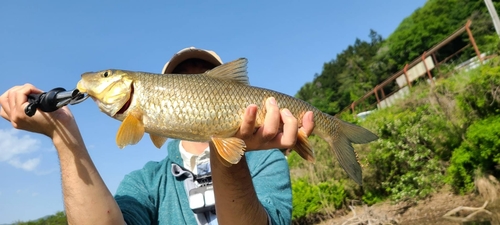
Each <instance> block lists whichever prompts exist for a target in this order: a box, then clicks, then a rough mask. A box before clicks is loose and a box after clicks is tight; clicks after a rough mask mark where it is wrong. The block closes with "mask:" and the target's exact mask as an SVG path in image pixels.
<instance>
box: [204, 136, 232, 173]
mask: <svg viewBox="0 0 500 225" xmlns="http://www.w3.org/2000/svg"><path fill="white" fill-rule="evenodd" d="M209 146H210V151H216V152H215V154H216V155H217V158H218V159H219V162H221V163H222V165H223V166H225V167H231V166H232V165H233V164H231V163H229V162H228V161H226V160H225V159H223V158H222V157H221V156H220V154H219V153H218V152H217V147H215V145H214V143H213V142H209Z"/></svg>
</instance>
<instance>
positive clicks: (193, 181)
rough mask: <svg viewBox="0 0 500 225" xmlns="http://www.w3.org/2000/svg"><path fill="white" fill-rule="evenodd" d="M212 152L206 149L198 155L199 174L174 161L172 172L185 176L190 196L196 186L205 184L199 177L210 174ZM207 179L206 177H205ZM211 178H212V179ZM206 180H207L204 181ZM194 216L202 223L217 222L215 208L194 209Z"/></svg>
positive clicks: (185, 185) (179, 176) (187, 194)
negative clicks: (205, 209)
mask: <svg viewBox="0 0 500 225" xmlns="http://www.w3.org/2000/svg"><path fill="white" fill-rule="evenodd" d="M209 157H210V152H208V151H205V152H204V153H203V154H202V155H200V156H199V157H198V159H197V160H196V161H197V163H196V167H197V172H198V175H196V174H194V173H193V172H191V171H190V170H188V169H186V168H184V167H182V166H180V165H178V164H175V163H172V170H171V171H172V174H173V175H174V176H175V177H178V178H182V177H185V179H184V189H185V190H186V196H188V198H189V191H190V190H192V189H195V188H198V187H200V186H202V185H203V183H200V182H199V181H200V180H199V179H197V178H198V177H207V176H210V174H211V171H210V158H209ZM204 180H206V179H204ZM210 180H211V179H210ZM204 182H205V181H204ZM210 182H211V181H210ZM193 214H194V218H195V219H196V221H197V222H198V224H200V225H215V224H218V223H217V215H216V214H215V211H214V210H210V211H206V212H200V213H195V212H194V211H193Z"/></svg>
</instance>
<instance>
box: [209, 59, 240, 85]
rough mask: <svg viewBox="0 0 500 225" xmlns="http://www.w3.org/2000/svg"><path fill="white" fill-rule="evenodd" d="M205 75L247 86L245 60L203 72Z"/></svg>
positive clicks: (238, 60)
mask: <svg viewBox="0 0 500 225" xmlns="http://www.w3.org/2000/svg"><path fill="white" fill-rule="evenodd" d="M205 75H207V76H210V77H214V78H219V79H224V80H232V81H236V82H238V83H241V84H245V85H249V82H248V75H247V59H245V58H240V59H237V60H234V61H232V62H228V63H225V64H222V65H220V66H218V67H215V68H213V69H212V70H209V71H207V72H205Z"/></svg>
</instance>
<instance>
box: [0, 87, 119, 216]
mask: <svg viewBox="0 0 500 225" xmlns="http://www.w3.org/2000/svg"><path fill="white" fill-rule="evenodd" d="M40 92H41V91H40V90H38V89H36V88H35V87H34V86H33V85H30V84H26V85H23V86H16V87H13V88H11V89H10V90H8V91H7V92H5V93H4V94H2V95H1V96H0V105H1V109H0V115H1V116H2V117H3V118H4V119H6V120H8V121H10V122H11V123H12V126H13V127H14V128H17V129H21V130H26V131H31V132H35V133H40V134H44V135H46V136H48V137H49V138H51V139H52V142H53V143H54V146H55V147H56V149H57V152H58V155H59V161H60V165H61V177H62V188H63V197H64V205H65V210H66V214H67V217H68V223H69V224H125V222H124V221H123V216H122V214H121V211H120V209H119V207H118V205H117V204H116V201H115V200H114V198H113V196H112V195H111V193H110V192H109V190H108V188H107V187H106V185H105V184H104V181H103V180H102V178H101V176H100V175H99V173H98V171H97V169H96V168H95V166H94V164H93V162H92V160H91V158H90V156H89V154H88V152H87V149H86V147H85V144H84V142H83V139H82V137H81V134H80V131H79V130H78V126H77V125H76V122H75V120H74V118H73V115H72V114H71V112H70V111H69V109H68V108H67V107H64V108H61V109H59V110H57V111H55V112H52V113H43V112H40V111H38V112H36V114H35V115H34V116H33V117H28V116H26V115H25V114H24V108H25V107H26V105H27V95H29V94H30V93H40Z"/></svg>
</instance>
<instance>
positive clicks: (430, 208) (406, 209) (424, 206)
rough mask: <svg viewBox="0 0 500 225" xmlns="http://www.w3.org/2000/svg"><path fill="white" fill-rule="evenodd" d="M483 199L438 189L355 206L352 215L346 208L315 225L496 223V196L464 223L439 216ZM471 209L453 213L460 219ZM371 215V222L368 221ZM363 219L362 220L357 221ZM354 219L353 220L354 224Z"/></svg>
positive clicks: (499, 212)
mask: <svg viewBox="0 0 500 225" xmlns="http://www.w3.org/2000/svg"><path fill="white" fill-rule="evenodd" d="M485 201H486V200H485V199H484V198H483V197H481V196H479V195H466V196H457V195H453V194H451V193H450V192H440V193H439V194H435V195H433V196H431V197H429V198H427V199H425V200H422V201H420V202H417V203H415V202H401V203H398V204H395V205H394V204H391V203H389V202H386V203H380V204H376V205H373V206H371V207H368V206H356V207H355V208H354V211H355V214H354V213H353V212H352V211H350V212H349V213H348V214H346V215H342V216H337V217H334V218H331V219H327V220H324V221H322V222H321V223H319V225H337V224H339V225H340V224H342V225H344V224H345V225H355V224H356V225H361V224H408V225H417V224H418V225H420V224H443V225H456V224H481V225H482V224H491V225H500V199H496V200H494V201H492V202H491V201H490V202H489V203H488V204H487V206H486V207H485V209H486V210H488V211H489V212H491V214H488V213H486V212H483V211H482V212H479V213H477V214H475V215H474V216H473V217H471V219H470V220H469V221H470V222H467V223H464V222H461V221H454V220H450V219H445V218H443V215H445V214H446V213H447V212H449V211H450V210H453V209H455V208H457V207H459V206H464V207H482V206H483V205H484V204H485ZM471 213H473V211H467V210H461V211H459V212H457V213H455V214H453V216H455V217H459V218H463V217H466V216H467V215H470V214H471ZM368 218H371V219H372V220H371V223H368ZM360 221H364V223H362V222H360ZM356 222H357V223H356Z"/></svg>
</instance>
